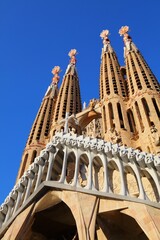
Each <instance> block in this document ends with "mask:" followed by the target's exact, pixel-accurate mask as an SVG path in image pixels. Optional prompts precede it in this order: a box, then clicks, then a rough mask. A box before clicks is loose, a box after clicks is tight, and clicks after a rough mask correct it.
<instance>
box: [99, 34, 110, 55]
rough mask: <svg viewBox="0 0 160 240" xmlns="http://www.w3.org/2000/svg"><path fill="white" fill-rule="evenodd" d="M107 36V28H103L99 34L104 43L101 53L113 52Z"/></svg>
mask: <svg viewBox="0 0 160 240" xmlns="http://www.w3.org/2000/svg"><path fill="white" fill-rule="evenodd" d="M108 36H109V30H103V31H102V32H101V34H100V37H101V38H102V39H103V45H104V47H103V52H102V53H104V52H113V49H112V47H111V45H110V40H109V38H108Z"/></svg>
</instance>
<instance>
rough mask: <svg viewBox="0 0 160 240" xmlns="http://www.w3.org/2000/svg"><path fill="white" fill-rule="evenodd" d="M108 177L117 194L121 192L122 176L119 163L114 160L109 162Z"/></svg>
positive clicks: (113, 190) (112, 189)
mask: <svg viewBox="0 0 160 240" xmlns="http://www.w3.org/2000/svg"><path fill="white" fill-rule="evenodd" d="M108 177H109V186H110V190H111V191H112V192H113V193H115V194H120V191H121V176H120V172H119V169H118V166H117V164H116V163H115V162H114V161H112V160H111V161H110V162H109V163H108Z"/></svg>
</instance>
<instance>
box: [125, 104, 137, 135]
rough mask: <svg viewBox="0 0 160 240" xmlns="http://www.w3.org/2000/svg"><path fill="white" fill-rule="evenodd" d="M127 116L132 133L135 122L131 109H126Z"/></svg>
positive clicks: (134, 129) (134, 131) (134, 128)
mask: <svg viewBox="0 0 160 240" xmlns="http://www.w3.org/2000/svg"><path fill="white" fill-rule="evenodd" d="M127 117H128V122H129V127H130V131H131V132H132V133H136V124H135V120H134V116H133V113H132V111H131V109H129V110H128V111H127Z"/></svg>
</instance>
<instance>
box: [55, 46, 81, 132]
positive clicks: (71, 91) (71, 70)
mask: <svg viewBox="0 0 160 240" xmlns="http://www.w3.org/2000/svg"><path fill="white" fill-rule="evenodd" d="M68 55H69V57H70V60H69V64H68V66H67V69H66V72H65V75H64V77H63V81H62V85H61V87H60V90H59V94H58V99H57V103H56V108H55V113H54V117H53V122H52V131H51V136H52V135H54V131H55V130H60V129H64V126H65V121H64V119H65V118H66V116H67V119H68V117H69V116H70V115H72V114H73V115H75V114H76V113H78V112H80V111H81V109H82V105H81V98H80V87H79V79H78V74H77V70H76V62H77V60H76V55H77V50H76V49H71V50H70V52H69V54H68ZM67 122H68V124H69V122H70V121H68V120H67Z"/></svg>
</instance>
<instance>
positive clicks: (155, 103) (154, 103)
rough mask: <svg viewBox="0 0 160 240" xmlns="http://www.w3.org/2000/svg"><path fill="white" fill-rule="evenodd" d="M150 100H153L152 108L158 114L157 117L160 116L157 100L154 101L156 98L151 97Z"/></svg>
mask: <svg viewBox="0 0 160 240" xmlns="http://www.w3.org/2000/svg"><path fill="white" fill-rule="evenodd" d="M152 102H153V105H154V108H155V110H156V113H157V116H158V118H160V111H159V108H158V105H157V102H156V100H155V99H154V98H152Z"/></svg>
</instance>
